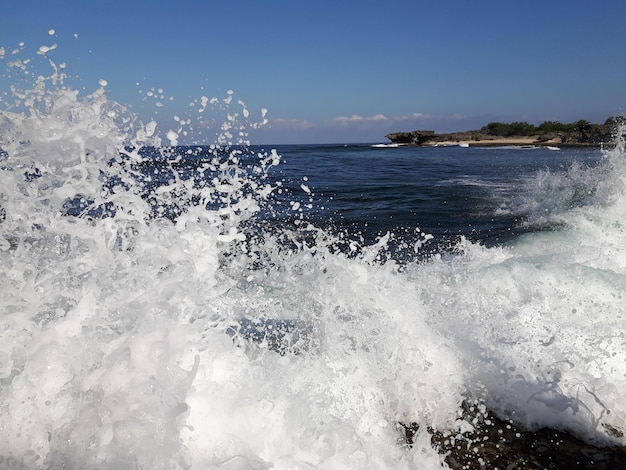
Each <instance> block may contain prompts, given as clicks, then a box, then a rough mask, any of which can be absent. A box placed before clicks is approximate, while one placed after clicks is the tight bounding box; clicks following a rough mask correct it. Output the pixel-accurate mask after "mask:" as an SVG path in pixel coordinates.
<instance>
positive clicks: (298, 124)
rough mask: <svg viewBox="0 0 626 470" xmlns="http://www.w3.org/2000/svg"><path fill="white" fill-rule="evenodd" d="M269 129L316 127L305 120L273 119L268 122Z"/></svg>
mask: <svg viewBox="0 0 626 470" xmlns="http://www.w3.org/2000/svg"><path fill="white" fill-rule="evenodd" d="M269 124H270V126H271V127H274V128H277V129H311V128H313V127H317V126H316V125H315V124H314V123H312V122H311V121H307V120H306V119H286V118H273V119H270V120H269Z"/></svg>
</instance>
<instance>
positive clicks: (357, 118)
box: [333, 114, 388, 123]
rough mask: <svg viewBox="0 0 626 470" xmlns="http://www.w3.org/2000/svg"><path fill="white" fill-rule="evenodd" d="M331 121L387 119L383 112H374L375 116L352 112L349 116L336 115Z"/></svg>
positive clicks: (346, 121)
mask: <svg viewBox="0 0 626 470" xmlns="http://www.w3.org/2000/svg"><path fill="white" fill-rule="evenodd" d="M333 121H339V122H343V123H349V122H363V121H388V118H387V116H385V115H384V114H376V115H375V116H365V117H364V116H359V115H358V114H353V115H352V116H350V117H345V116H337V117H336V118H333Z"/></svg>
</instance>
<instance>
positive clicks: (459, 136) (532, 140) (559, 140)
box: [385, 118, 621, 148]
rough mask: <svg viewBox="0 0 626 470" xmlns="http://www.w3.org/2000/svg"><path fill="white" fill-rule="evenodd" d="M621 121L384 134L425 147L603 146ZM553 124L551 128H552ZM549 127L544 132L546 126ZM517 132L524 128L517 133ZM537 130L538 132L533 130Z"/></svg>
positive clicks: (612, 141) (496, 125)
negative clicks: (443, 132) (441, 132)
mask: <svg viewBox="0 0 626 470" xmlns="http://www.w3.org/2000/svg"><path fill="white" fill-rule="evenodd" d="M620 123H621V121H619V120H617V119H614V118H613V120H611V118H609V119H608V120H607V122H606V123H605V124H590V123H588V122H586V121H579V123H574V124H569V125H564V124H560V123H555V122H546V123H544V124H542V126H539V127H537V126H532V125H529V124H527V123H512V124H501V123H490V124H488V125H487V126H485V127H483V128H482V129H480V130H472V131H465V132H451V133H447V134H437V133H435V131H431V130H415V131H410V132H393V133H391V134H387V135H386V136H385V137H386V138H387V139H389V140H390V141H391V142H392V144H398V145H412V146H422V147H434V146H453V145H458V146H462V147H489V146H491V147H493V146H507V145H515V146H534V147H592V148H595V147H602V146H612V145H614V144H615V135H616V130H617V124H620ZM549 125H551V126H552V127H549ZM546 128H547V129H549V130H548V131H545V129H546ZM516 131H521V132H519V133H516ZM529 131H530V132H529ZM532 131H535V132H532Z"/></svg>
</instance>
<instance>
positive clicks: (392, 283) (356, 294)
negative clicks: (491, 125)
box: [0, 51, 626, 470]
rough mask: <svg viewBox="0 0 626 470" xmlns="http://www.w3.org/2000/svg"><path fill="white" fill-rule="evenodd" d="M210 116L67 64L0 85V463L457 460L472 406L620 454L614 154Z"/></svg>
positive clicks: (623, 358)
mask: <svg viewBox="0 0 626 470" xmlns="http://www.w3.org/2000/svg"><path fill="white" fill-rule="evenodd" d="M44 52H45V51H44ZM2 56H4V58H3V60H4V65H5V66H6V68H7V70H9V71H10V72H7V75H5V77H6V76H9V75H11V74H14V75H16V74H15V72H14V71H15V70H16V69H17V70H20V71H27V70H28V67H27V65H26V64H27V63H26V62H24V61H16V60H13V59H11V60H9V59H10V58H11V57H10V55H9V54H8V53H3V54H2ZM24 77H26V79H25V78H24ZM197 102H198V107H197V108H195V109H194V110H193V113H195V114H193V113H192V118H187V117H185V118H183V119H180V118H179V120H178V121H177V122H178V123H179V127H178V128H176V129H169V128H167V127H163V126H162V125H161V124H159V123H158V122H157V121H149V122H142V121H141V120H140V119H139V118H138V117H137V116H136V115H135V114H133V112H132V111H131V110H129V109H128V108H127V107H126V106H124V105H123V104H120V103H115V102H113V101H112V100H110V99H109V98H108V97H107V93H106V83H105V82H102V83H101V87H100V88H98V89H96V90H95V91H92V92H84V91H83V92H81V93H79V91H78V90H76V89H74V88H72V87H71V86H70V85H68V84H66V82H65V80H64V68H63V67H58V66H56V65H55V64H54V63H53V62H51V72H50V74H49V75H47V76H45V75H44V76H37V75H32V74H30V75H29V74H28V73H23V74H21V75H20V80H19V81H18V80H16V83H15V84H14V87H13V88H12V89H11V91H10V92H9V91H7V92H6V93H5V94H3V96H2V101H1V102H0V105H1V106H0V109H1V111H0V148H1V149H2V150H1V152H0V206H1V209H0V219H1V222H0V263H1V266H2V268H1V269H0V292H1V295H0V466H1V465H4V466H5V467H10V468H27V469H31V468H32V469H43V468H46V469H95V468H98V469H102V468H110V469H116V470H117V469H176V468H178V469H266V468H278V469H283V468H284V469H287V468H289V469H314V468H315V469H339V468H350V469H377V468H378V469H387V468H394V469H403V468H405V469H429V468H442V467H443V468H445V463H444V460H443V458H444V456H442V455H439V454H438V452H437V450H436V449H435V448H433V445H432V444H431V442H430V436H429V434H428V431H427V429H428V428H430V429H437V430H441V431H447V432H449V433H451V435H454V433H458V432H461V431H466V430H468V429H471V428H472V426H473V423H472V422H471V421H468V420H467V419H465V416H464V414H463V411H462V405H463V403H464V402H467V401H473V402H474V403H480V404H481V406H484V407H487V408H488V409H489V410H492V412H494V413H496V414H498V415H499V416H501V417H503V418H506V419H511V420H513V421H514V422H515V423H516V424H518V425H519V426H521V427H523V428H525V429H537V428H539V427H543V426H551V427H555V428H558V429H562V430H565V431H567V432H570V433H572V434H575V435H576V436H579V437H580V438H582V439H585V440H587V441H590V442H594V443H596V444H598V445H608V444H619V445H624V444H626V441H625V438H624V437H623V434H622V435H621V436H620V433H619V432H615V431H616V430H617V431H623V430H624V428H625V422H624V420H625V418H626V396H625V394H624V393H623V392H624V390H626V336H625V333H624V332H625V331H626V328H625V326H626V319H625V310H626V309H625V305H626V299H625V298H624V297H625V295H626V292H625V291H626V253H625V251H624V250H625V247H626V231H625V230H626V223H625V222H624V221H625V220H626V195H625V193H624V190H625V183H626V181H625V178H626V164H625V160H624V159H625V151H624V142H623V141H622V140H619V141H618V145H617V147H616V148H613V149H606V150H601V149H585V150H581V149H561V150H560V151H553V150H548V149H522V148H457V147H450V148H428V149H427V148H408V147H398V148H380V147H373V146H371V145H369V144H358V145H353V144H350V145H299V146H278V147H276V146H256V145H251V144H250V143H249V142H248V141H247V140H248V138H247V129H250V128H253V127H254V126H257V125H260V124H262V122H263V119H264V111H262V113H261V118H260V120H259V122H254V120H253V119H252V118H250V114H249V111H248V110H247V109H246V107H245V105H244V104H243V103H241V102H236V100H234V99H233V94H232V93H228V94H227V95H226V96H224V97H220V98H214V99H210V97H198V100H197ZM211 107H213V109H214V110H216V112H217V113H218V114H219V113H222V115H223V124H222V125H221V131H220V133H219V135H217V136H216V138H215V139H214V140H213V141H207V142H204V143H203V145H198V146H187V147H185V146H178V145H177V143H178V140H179V138H181V137H183V136H184V134H185V132H187V130H188V129H190V128H192V127H193V126H194V118H193V115H195V116H198V115H199V113H198V108H200V109H201V110H202V111H205V109H206V110H207V112H208V110H209V108H211ZM162 127H163V128H162ZM399 423H417V424H419V426H420V430H419V431H418V433H417V435H416V439H415V442H414V444H413V445H412V446H408V445H407V443H406V442H405V441H404V439H403V433H402V430H401V427H400V426H399V425H398V424H399Z"/></svg>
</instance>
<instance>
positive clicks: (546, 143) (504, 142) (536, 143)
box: [409, 137, 602, 148]
mask: <svg viewBox="0 0 626 470" xmlns="http://www.w3.org/2000/svg"><path fill="white" fill-rule="evenodd" d="M409 145H411V144H409ZM413 145H416V144H413ZM420 145H421V146H423V147H446V146H459V145H460V146H468V147H500V146H516V147H525V146H532V147H596V148H597V147H601V146H602V143H597V144H596V143H588V142H586V143H583V142H571V143H563V142H562V141H561V140H560V139H550V140H539V139H538V138H536V137H500V138H494V139H477V140H449V141H448V140H443V141H427V142H424V143H423V144H420Z"/></svg>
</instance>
